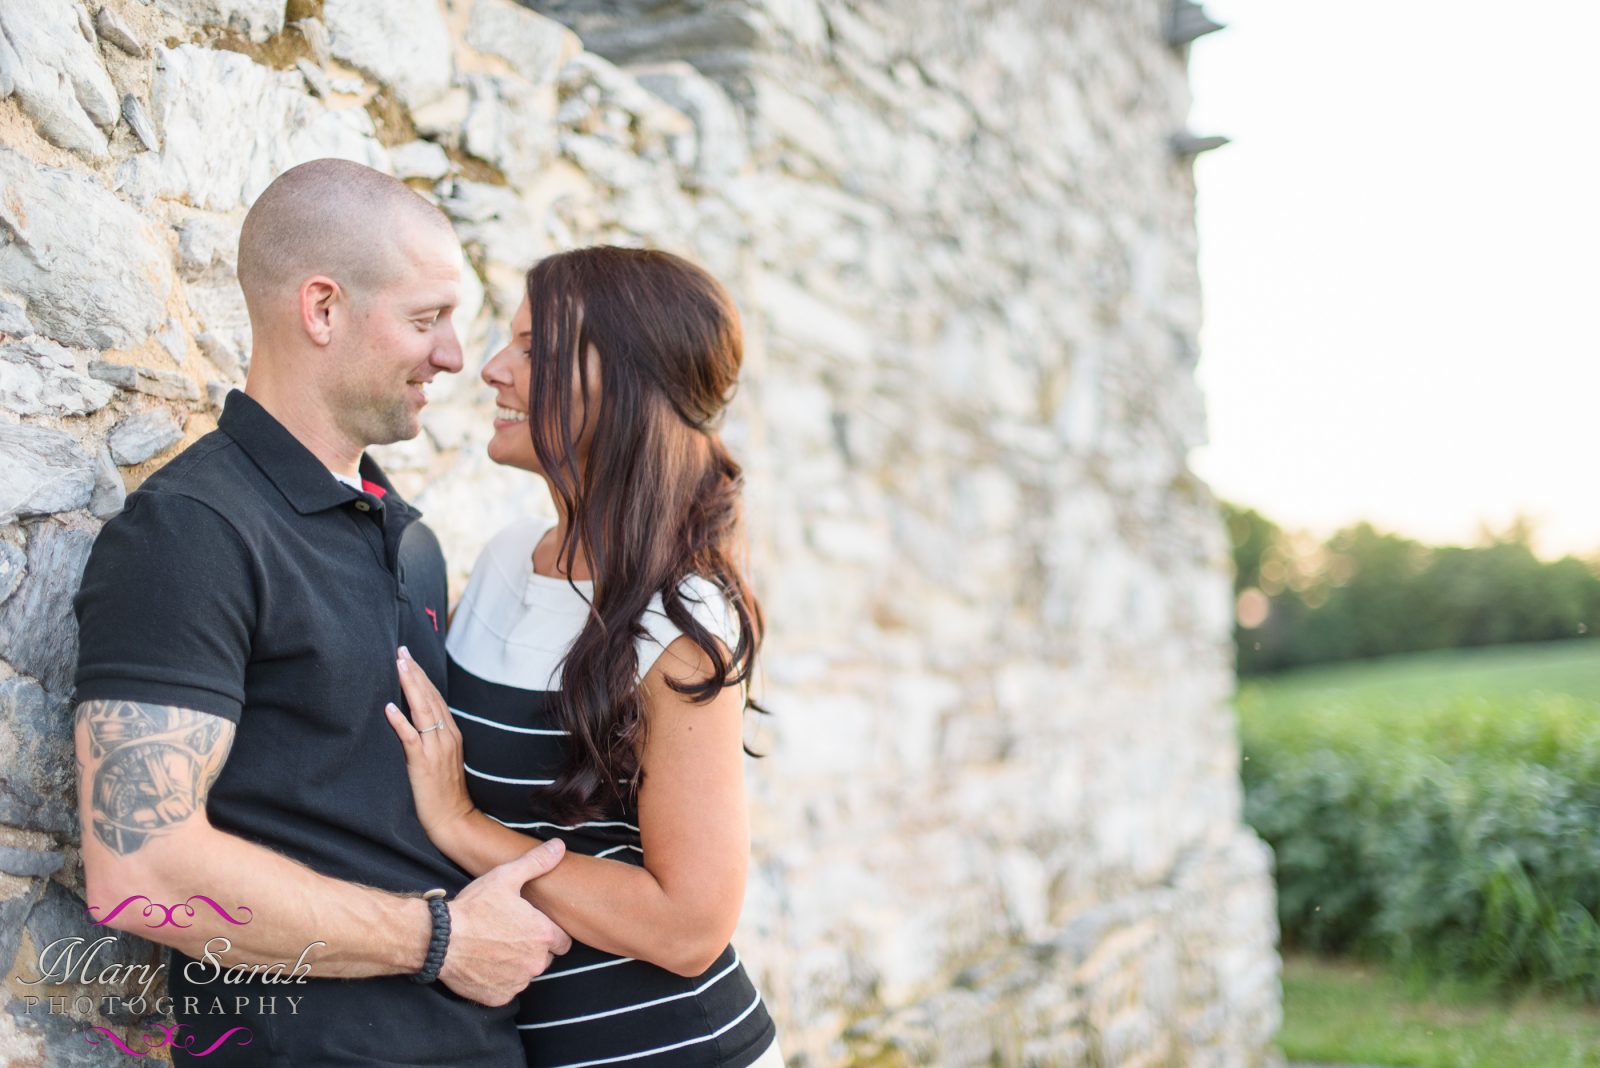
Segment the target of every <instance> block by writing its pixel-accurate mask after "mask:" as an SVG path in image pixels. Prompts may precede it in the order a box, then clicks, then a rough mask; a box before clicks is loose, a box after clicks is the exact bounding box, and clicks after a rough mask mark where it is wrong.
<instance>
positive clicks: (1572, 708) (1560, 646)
mask: <svg viewBox="0 0 1600 1068" xmlns="http://www.w3.org/2000/svg"><path fill="white" fill-rule="evenodd" d="M1237 704H1238V707H1239V710H1240V722H1241V729H1242V731H1243V734H1244V738H1245V741H1246V752H1247V754H1248V753H1249V752H1251V751H1252V750H1254V751H1256V752H1257V753H1259V754H1272V755H1273V756H1274V757H1275V758H1276V759H1286V760H1290V761H1295V760H1301V759H1307V758H1312V757H1314V756H1315V755H1316V754H1318V753H1342V754H1345V756H1344V757H1343V758H1341V759H1347V760H1348V761H1350V766H1353V767H1377V766H1379V765H1380V764H1384V763H1387V762H1388V761H1390V760H1396V759H1402V758H1403V757H1404V754H1406V753H1408V752H1410V753H1421V754H1431V755H1432V756H1433V757H1434V758H1437V760H1438V761H1440V764H1441V767H1442V766H1445V765H1449V766H1453V767H1469V766H1473V765H1474V764H1475V762H1487V764H1489V765H1494V764H1497V763H1499V762H1501V761H1504V762H1505V763H1506V764H1507V765H1508V766H1514V767H1521V768H1525V769H1528V774H1530V775H1535V776H1536V775H1538V774H1539V773H1538V770H1537V769H1539V768H1548V769H1551V771H1552V772H1558V773H1559V774H1561V775H1562V776H1564V777H1567V778H1570V779H1572V780H1574V781H1577V782H1591V783H1592V782H1594V781H1596V779H1597V777H1600V760H1597V759H1596V745H1595V739H1596V732H1597V731H1600V642H1597V641H1594V640H1582V641H1571V642H1557V643H1549V644H1540V645H1518V646H1501V647H1494V648H1486V649H1474V650H1451V651H1445V652H1438V653H1423V654H1413V655H1406V656H1396V657H1388V658H1384V659H1381V660H1371V661H1362V662H1356V663H1348V664H1338V665H1329V666H1325V667H1316V668H1306V669H1301V670H1298V671H1294V672H1287V673H1283V674H1279V675H1276V676H1272V677H1268V678H1258V679H1247V680H1244V682H1243V683H1242V685H1241V687H1240V691H1239V695H1238V699H1237ZM1262 770H1265V769H1262ZM1250 778H1259V776H1253V775H1252V774H1251V773H1250V772H1249V770H1248V766H1247V779H1250ZM1376 781H1378V782H1382V781H1383V780H1382V776H1378V777H1377V780H1376ZM1369 785H1370V784H1369ZM1530 796H1538V795H1536V794H1535V795H1530ZM1541 810H1543V809H1542V806H1541ZM1595 822H1597V823H1600V820H1597V821H1595ZM1593 830H1594V827H1593V826H1583V825H1582V821H1580V824H1578V825H1574V826H1572V827H1570V828H1568V829H1567V830H1566V831H1563V832H1561V834H1560V835H1559V836H1558V838H1559V840H1560V841H1561V842H1562V843H1563V846H1564V851H1566V852H1568V854H1569V855H1571V852H1572V851H1573V850H1577V851H1578V852H1582V853H1585V854H1589V853H1592V850H1590V849H1589V848H1587V847H1585V848H1583V849H1579V848H1578V847H1580V846H1582V845H1583V842H1582V841H1581V840H1582V839H1585V838H1591V837H1592V834H1593ZM1462 848H1465V849H1468V850H1469V852H1468V853H1467V854H1466V855H1467V856H1472V855H1473V853H1472V851H1471V850H1472V847H1471V846H1469V845H1467V844H1465V843H1463V845H1462ZM1417 859H1418V860H1419V861H1420V860H1422V857H1421V855H1420V853H1419V854H1418V856H1417ZM1279 1044H1280V1046H1281V1047H1282V1049H1283V1051H1284V1053H1285V1055H1286V1056H1287V1057H1288V1058H1289V1059H1290V1060H1291V1061H1308V1062H1312V1063H1317V1062H1321V1063H1333V1064H1361V1065H1383V1066H1409V1068H1569V1066H1571V1068H1600V1006H1596V1005H1594V1004H1585V1003H1583V1002H1582V1001H1580V1000H1578V999H1577V998H1576V997H1570V996H1555V995H1548V994H1539V993H1534V992H1531V991H1529V992H1523V993H1509V994H1508V993H1505V992H1504V991H1503V988H1502V990H1501V991H1499V992H1497V991H1496V989H1495V988H1493V987H1492V986H1491V985H1490V984H1488V983H1486V982H1481V981H1479V982H1474V981H1467V980H1463V979H1447V980H1440V979H1438V978H1437V977H1430V976H1428V975H1426V974H1425V973H1423V972H1422V971H1421V970H1420V969H1418V970H1414V971H1404V970H1402V969H1401V968H1400V967H1399V966H1397V965H1393V964H1382V963H1374V964H1369V963H1359V962H1356V961H1353V960H1348V959H1334V958H1328V957H1323V956H1316V955H1311V954H1307V953H1303V952H1293V951H1290V952H1288V953H1286V957H1285V962H1284V1025H1283V1028H1282V1030H1281V1032H1280V1034H1279Z"/></svg>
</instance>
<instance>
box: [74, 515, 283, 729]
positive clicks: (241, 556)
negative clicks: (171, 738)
mask: <svg viewBox="0 0 1600 1068" xmlns="http://www.w3.org/2000/svg"><path fill="white" fill-rule="evenodd" d="M256 603H257V602H256V586H255V576H254V573H253V566H252V562H251V560H250V555H249V553H248V552H247V551H246V549H245V546H244V543H243V542H242V541H241V540H240V538H239V535H238V533H237V532H236V531H235V530H234V529H233V528H232V527H231V526H230V525H229V524H228V522H227V521H226V520H225V519H223V518H222V516H220V515H219V514H217V513H216V512H215V511H213V510H212V509H210V508H208V507H207V506H206V505H204V504H202V503H200V502H199V501H195V500H192V499H190V498H187V497H182V496H177V495H174V494H165V493H148V492H147V493H135V494H133V495H132V496H131V497H129V498H128V506H127V507H126V508H125V509H124V510H123V511H122V512H121V514H119V515H117V516H116V517H114V518H113V519H112V520H111V521H110V522H108V523H107V524H106V525H105V527H104V528H102V529H101V531H100V535H99V537H97V538H96V539H95V543H94V547H93V548H92V549H91V550H90V552H89V562H88V564H87V566H86V567H85V568H84V573H83V585H82V586H81V587H80V588H79V590H78V593H77V595H76V596H75V597H74V598H73V611H74V613H75V614H76V616H77V620H78V671H77V680H76V681H77V699H78V700H79V701H91V700H120V701H141V702H145V703H149V704H161V705H173V706H176V707H181V708H191V709H195V710H197V711H200V712H209V713H212V714H214V715H218V716H221V717H223V718H224V719H228V720H232V721H233V722H235V723H237V722H238V720H239V714H240V712H241V711H242V709H243V707H244V683H245V669H246V665H247V664H248V663H249V659H250V639H251V634H252V633H253V631H254V629H255V616H256Z"/></svg>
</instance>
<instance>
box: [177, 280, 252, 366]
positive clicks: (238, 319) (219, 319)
mask: <svg viewBox="0 0 1600 1068" xmlns="http://www.w3.org/2000/svg"><path fill="white" fill-rule="evenodd" d="M215 273H216V274H217V275H219V276H220V277H218V279H217V280H216V281H210V280H207V281H197V282H190V283H189V284H188V285H186V286H185V287H184V293H185V295H186V296H187V297H188V298H189V307H191V308H193V309H194V313H195V316H196V317H197V318H198V319H199V320H200V324H201V336H204V335H205V334H206V333H211V334H215V335H216V336H217V337H218V338H220V339H221V340H222V341H224V342H226V343H227V345H228V346H229V347H230V348H232V350H233V352H234V354H235V356H236V357H237V362H238V366H239V367H240V368H241V369H243V368H244V367H246V366H248V364H249V352H250V338H251V335H250V309H249V308H248V307H247V306H246V305H245V302H244V293H243V291H241V290H240V289H239V283H238V282H237V281H235V279H234V277H233V273H232V271H231V270H230V271H219V272H215ZM196 340H197V341H198V340H199V338H196ZM213 362H215V357H213Z"/></svg>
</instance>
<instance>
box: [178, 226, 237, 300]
mask: <svg viewBox="0 0 1600 1068" xmlns="http://www.w3.org/2000/svg"><path fill="white" fill-rule="evenodd" d="M238 249H239V227H238V226H234V225H230V224H227V223H222V222H218V221H217V220H215V219H210V218H205V217H203V216H201V217H197V218H193V219H189V220H187V221H186V222H184V224H183V225H182V226H181V227H179V229H178V264H179V266H181V267H182V268H183V273H184V276H185V277H189V278H194V277H197V276H199V275H202V274H205V273H207V272H208V271H210V270H211V269H212V268H213V267H221V268H222V269H223V270H224V271H226V272H227V273H228V274H229V275H230V276H231V275H232V274H233V272H234V270H235V269H236V264H237V263H238ZM235 288H238V287H237V286H235Z"/></svg>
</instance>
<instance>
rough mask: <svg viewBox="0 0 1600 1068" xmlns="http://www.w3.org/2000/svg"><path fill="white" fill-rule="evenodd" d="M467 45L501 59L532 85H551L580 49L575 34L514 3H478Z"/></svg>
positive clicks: (509, 0) (494, 0)
mask: <svg viewBox="0 0 1600 1068" xmlns="http://www.w3.org/2000/svg"><path fill="white" fill-rule="evenodd" d="M467 44H469V45H471V46H472V47H473V48H476V49H477V50H478V51H480V52H488V53H489V54H491V55H496V56H499V57H500V58H502V59H504V60H505V61H506V62H508V63H510V64H511V65H512V66H513V67H515V68H516V71H517V73H518V74H519V75H521V76H522V77H523V78H526V79H527V80H528V81H530V82H532V83H533V84H535V85H545V84H548V83H550V82H553V81H555V79H556V75H557V74H558V73H559V72H560V70H561V68H562V66H563V65H564V64H565V63H566V62H567V60H569V59H571V58H572V57H573V56H575V55H577V54H578V53H579V52H580V51H582V48H583V45H582V43H581V42H580V41H579V40H578V36H577V34H575V33H573V32H572V31H571V30H569V29H567V28H566V27H565V26H563V25H561V24H560V23H559V22H556V21H554V20H552V19H547V18H545V17H544V16H543V15H539V14H535V13H534V12H532V11H530V10H528V9H527V8H526V7H523V6H522V5H521V4H518V3H515V2H514V0H478V2H477V3H476V4H474V5H473V6H472V17H471V18H470V19H469V20H468V22H467Z"/></svg>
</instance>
